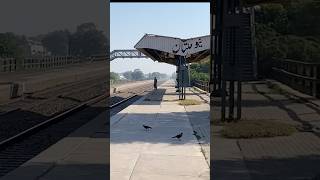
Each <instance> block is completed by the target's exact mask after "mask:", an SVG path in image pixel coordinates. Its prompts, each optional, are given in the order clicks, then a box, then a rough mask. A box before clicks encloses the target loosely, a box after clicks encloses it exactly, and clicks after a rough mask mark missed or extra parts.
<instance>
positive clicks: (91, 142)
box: [0, 113, 109, 180]
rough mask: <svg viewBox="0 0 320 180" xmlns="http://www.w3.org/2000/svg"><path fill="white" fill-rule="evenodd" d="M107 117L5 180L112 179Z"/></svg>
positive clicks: (59, 143)
mask: <svg viewBox="0 0 320 180" xmlns="http://www.w3.org/2000/svg"><path fill="white" fill-rule="evenodd" d="M106 115H107V113H102V114H100V115H98V116H97V117H96V118H95V119H93V120H92V121H89V122H88V123H87V124H85V125H83V126H82V127H80V128H79V129H77V130H76V131H74V132H73V133H71V134H70V135H69V136H68V137H65V138H63V139H62V140H60V141H59V142H57V143H56V144H54V145H52V146H51V147H49V148H48V149H47V150H45V151H43V152H42V153H40V154H39V155H38V156H36V157H34V158H33V159H31V160H29V161H27V162H26V163H24V164H23V165H21V166H20V167H18V168H17V169H15V170H13V171H11V172H10V173H8V174H7V175H5V176H4V177H2V178H0V179H1V180H21V179H24V180H56V179H59V180H70V179H77V180H89V179H90V180H101V179H108V178H109V173H108V172H109V171H108V169H109V153H108V151H109V148H108V147H109V146H108V144H109V138H108V126H107V123H106Z"/></svg>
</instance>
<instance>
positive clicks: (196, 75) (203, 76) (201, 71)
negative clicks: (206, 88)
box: [190, 60, 210, 81]
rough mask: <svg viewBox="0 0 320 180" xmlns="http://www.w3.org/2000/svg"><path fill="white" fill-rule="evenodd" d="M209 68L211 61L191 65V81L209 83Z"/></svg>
mask: <svg viewBox="0 0 320 180" xmlns="http://www.w3.org/2000/svg"><path fill="white" fill-rule="evenodd" d="M209 68H210V61H209V60H205V61H202V62H200V63H194V64H191V65H190V78H191V81H194V80H198V81H209Z"/></svg>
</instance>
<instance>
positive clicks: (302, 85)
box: [272, 59, 320, 97]
mask: <svg viewBox="0 0 320 180" xmlns="http://www.w3.org/2000/svg"><path fill="white" fill-rule="evenodd" d="M319 67H320V63H307V62H300V61H294V60H288V59H285V60H283V59H273V60H272V77H273V78H274V79H276V80H278V81H280V82H282V83H284V84H286V85H288V86H290V87H291V88H293V89H296V90H298V91H300V92H302V93H306V94H309V95H311V96H314V97H319Z"/></svg>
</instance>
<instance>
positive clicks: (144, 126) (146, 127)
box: [142, 124, 152, 130]
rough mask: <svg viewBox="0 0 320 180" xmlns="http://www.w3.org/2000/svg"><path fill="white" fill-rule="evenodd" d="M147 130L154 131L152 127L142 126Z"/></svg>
mask: <svg viewBox="0 0 320 180" xmlns="http://www.w3.org/2000/svg"><path fill="white" fill-rule="evenodd" d="M142 126H143V127H144V128H145V129H146V130H148V129H152V127H150V126H147V125H144V124H143V125H142Z"/></svg>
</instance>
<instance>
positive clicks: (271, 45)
mask: <svg viewBox="0 0 320 180" xmlns="http://www.w3.org/2000/svg"><path fill="white" fill-rule="evenodd" d="M319 22H320V2H319V1H316V0H292V1H291V3H288V4H264V5H261V6H260V9H259V10H258V11H257V12H256V45H257V53H258V68H259V70H258V72H259V74H263V75H268V73H269V72H270V68H271V61H270V60H271V58H274V57H275V58H280V59H283V58H287V59H293V60H297V61H306V62H319V61H320V34H319V32H320V23H319Z"/></svg>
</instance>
